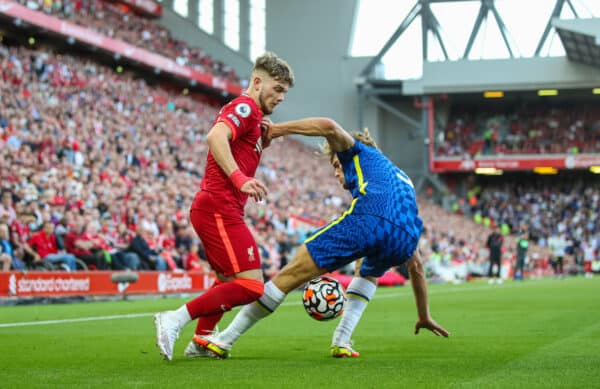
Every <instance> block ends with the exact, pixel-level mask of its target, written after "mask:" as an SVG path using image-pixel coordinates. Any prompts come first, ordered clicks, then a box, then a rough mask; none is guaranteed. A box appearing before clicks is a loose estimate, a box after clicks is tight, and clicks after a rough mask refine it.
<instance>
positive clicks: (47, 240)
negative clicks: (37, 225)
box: [28, 231, 58, 258]
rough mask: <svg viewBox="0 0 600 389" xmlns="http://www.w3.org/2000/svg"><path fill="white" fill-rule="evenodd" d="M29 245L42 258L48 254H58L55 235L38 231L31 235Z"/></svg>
mask: <svg viewBox="0 0 600 389" xmlns="http://www.w3.org/2000/svg"><path fill="white" fill-rule="evenodd" d="M28 243H29V245H30V246H31V247H32V248H33V249H34V250H35V251H36V252H37V253H38V254H39V255H40V257H42V258H45V257H46V256H47V255H48V254H56V253H58V246H57V244H56V238H55V237H54V235H50V236H48V235H46V233H45V232H44V231H38V232H36V233H35V234H33V235H31V238H29V241H28Z"/></svg>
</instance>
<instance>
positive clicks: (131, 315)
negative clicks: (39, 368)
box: [0, 284, 521, 328]
mask: <svg viewBox="0 0 600 389" xmlns="http://www.w3.org/2000/svg"><path fill="white" fill-rule="evenodd" d="M508 286H511V287H512V286H516V284H507V285H503V287H504V288H506V287H508ZM519 286H521V285H519ZM492 288H493V286H475V287H467V288H459V289H448V290H430V291H429V294H430V295H432V294H445V293H460V292H472V291H475V290H490V289H492ZM408 295H411V296H412V289H411V290H410V291H406V292H404V293H402V292H400V293H389V294H383V295H381V294H380V295H375V296H374V299H385V298H392V297H399V296H408ZM281 305H282V306H293V305H300V302H299V301H298V302H291V301H288V302H286V303H283V304H281ZM155 313H156V312H146V313H128V314H124V315H111V316H92V317H80V318H74V319H60V320H42V321H23V322H17V323H0V328H12V327H27V326H42V325H50V324H66V323H81V322H86V321H101V320H118V319H135V318H139V317H148V316H152V315H154V314H155Z"/></svg>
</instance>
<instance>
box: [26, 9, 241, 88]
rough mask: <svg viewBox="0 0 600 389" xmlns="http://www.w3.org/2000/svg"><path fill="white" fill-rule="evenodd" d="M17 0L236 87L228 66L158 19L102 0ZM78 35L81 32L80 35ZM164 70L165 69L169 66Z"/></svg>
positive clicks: (214, 81) (237, 85) (237, 80)
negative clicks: (177, 37)
mask: <svg viewBox="0 0 600 389" xmlns="http://www.w3.org/2000/svg"><path fill="white" fill-rule="evenodd" d="M17 2H18V3H21V4H22V5H24V6H26V7H27V8H28V9H30V10H35V11H36V12H43V13H45V14H48V15H52V16H53V17H56V18H60V19H64V20H66V21H68V22H69V23H73V24H74V25H76V26H78V28H79V27H81V28H84V29H86V30H89V31H93V32H94V33H97V34H100V36H104V37H108V38H112V39H116V40H118V41H122V42H126V43H128V44H130V45H133V47H131V48H130V49H129V51H132V50H134V49H135V48H136V47H137V48H143V49H145V50H148V51H149V52H150V53H155V54H160V55H162V56H164V57H166V58H168V59H170V60H172V61H174V64H176V65H177V66H179V67H185V68H188V69H191V70H193V71H196V72H199V73H200V74H209V75H213V76H214V78H215V79H214V80H212V81H209V82H208V83H209V84H211V85H212V84H215V83H216V85H213V86H215V87H217V88H224V86H223V85H222V84H223V83H224V82H225V83H230V84H231V85H234V86H235V88H234V87H233V86H232V87H231V88H230V87H227V88H226V89H227V90H228V91H229V90H230V89H232V88H233V89H236V90H237V89H238V88H239V84H240V79H239V77H238V75H237V74H236V72H235V70H234V69H233V68H232V67H231V66H228V65H226V64H224V63H222V62H221V61H217V60H214V59H213V58H211V56H210V55H208V54H207V53H206V52H205V51H204V50H203V49H202V48H201V47H194V48H193V47H190V46H188V45H187V44H186V43H185V42H182V41H180V40H177V39H175V38H173V37H172V35H171V33H170V32H169V30H168V29H166V28H164V27H162V26H161V25H159V24H158V23H156V22H154V21H152V20H150V19H146V18H143V17H141V16H138V15H136V14H134V13H132V12H125V11H123V10H122V9H120V8H118V7H117V6H116V5H115V4H113V3H110V2H104V1H101V0H91V1H74V0H65V1H62V2H56V1H55V2H48V1H43V0H17ZM41 27H44V26H43V25H42V26H41ZM63 30H64V28H63V27H61V28H60V31H63ZM63 32H64V31H63ZM81 34H83V33H81ZM84 35H85V34H84ZM76 37H77V38H80V37H79V36H76ZM81 38H84V36H83V35H82V36H81ZM84 40H85V39H84ZM125 56H127V53H125ZM133 59H134V60H137V61H140V58H137V57H136V58H133ZM154 62H156V61H154ZM163 70H168V68H167V69H163ZM201 82H205V81H201ZM211 85H209V86H211ZM233 89H232V90H233Z"/></svg>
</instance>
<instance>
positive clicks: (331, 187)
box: [0, 46, 347, 270]
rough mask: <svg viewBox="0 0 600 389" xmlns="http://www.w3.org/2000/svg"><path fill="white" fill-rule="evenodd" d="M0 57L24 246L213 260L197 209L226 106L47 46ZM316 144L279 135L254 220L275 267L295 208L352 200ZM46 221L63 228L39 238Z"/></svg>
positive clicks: (2, 126)
mask: <svg viewBox="0 0 600 389" xmlns="http://www.w3.org/2000/svg"><path fill="white" fill-rule="evenodd" d="M0 64H1V69H2V73H1V74H2V78H1V79H0V99H1V100H0V154H2V155H1V158H0V179H1V182H2V193H3V194H2V199H3V202H2V206H1V208H0V222H1V223H2V224H3V225H6V226H7V227H9V228H10V231H11V236H10V237H11V240H12V243H13V244H14V247H13V250H12V251H13V254H14V257H15V258H18V257H20V258H21V259H25V262H27V263H28V264H29V265H36V264H38V263H44V261H42V259H43V258H45V257H47V256H48V255H49V254H61V253H65V254H74V255H75V256H76V257H77V258H78V259H80V260H82V261H83V262H85V263H86V265H87V266H88V267H93V268H98V269H105V268H124V267H127V268H132V267H133V268H140V267H141V268H150V269H172V270H175V269H178V268H185V269H192V268H204V266H205V265H204V263H203V262H202V261H200V258H199V257H201V255H202V251H201V247H199V244H200V243H199V242H198V241H197V239H196V237H195V234H194V233H193V231H192V229H191V228H190V226H189V224H188V219H187V209H188V207H189V205H190V204H191V201H192V198H193V196H194V194H195V192H196V191H197V189H198V184H199V181H200V179H201V172H203V170H204V164H205V159H206V151H207V147H206V144H205V142H204V141H205V135H206V132H207V130H208V129H209V128H210V127H211V125H212V123H211V120H212V118H213V117H214V115H215V113H216V110H217V107H216V106H215V105H211V104H210V103H209V102H207V101H206V100H205V101H202V100H199V99H193V98H192V97H190V96H184V95H181V94H179V95H177V94H173V93H171V92H167V91H165V90H162V89H159V88H155V87H152V86H150V85H148V84H147V83H146V82H145V81H144V80H142V79H139V78H135V77H134V76H133V75H131V74H119V73H116V72H114V71H113V70H111V69H109V68H107V67H104V66H101V65H99V64H96V63H94V62H91V61H89V60H85V59H81V58H76V57H73V56H69V55H63V54H57V53H53V52H52V51H50V50H49V49H44V48H38V49H27V48H23V47H8V46H0ZM133 91H135V93H132V92H133ZM314 154H315V152H314V150H312V149H307V146H305V145H303V144H302V143H300V142H298V141H295V140H292V139H287V140H283V141H278V142H274V144H273V145H272V146H271V148H270V149H269V150H268V151H267V152H266V153H265V156H264V158H263V164H262V166H261V168H260V169H259V172H258V178H260V179H261V180H263V181H264V182H265V183H266V184H267V186H268V187H269V189H270V198H269V202H268V203H264V204H250V205H249V207H250V210H249V213H248V215H249V220H248V221H249V223H251V224H253V225H254V226H255V231H256V234H257V239H258V240H259V242H261V247H262V248H263V254H264V256H265V257H268V263H270V264H272V265H271V266H272V267H273V268H277V269H278V268H279V267H280V262H281V261H282V256H283V260H285V255H286V253H287V252H288V251H289V250H290V249H291V247H292V246H293V244H294V243H297V241H298V240H299V239H302V235H300V234H302V230H301V229H298V228H296V227H295V226H294V223H292V222H293V220H301V221H302V223H305V224H307V225H309V226H312V227H313V228H314V226H315V225H320V224H323V223H325V221H326V220H328V219H330V218H332V217H333V216H334V215H336V214H339V213H341V211H343V209H344V208H345V206H346V205H347V201H346V200H344V197H343V196H344V194H343V191H342V189H341V188H339V185H338V184H337V182H336V181H335V179H334V178H333V176H332V174H331V171H330V170H329V169H330V168H329V167H328V164H324V163H323V161H322V160H320V159H319V158H318V157H316V156H314ZM300 156H303V163H302V164H298V163H297V161H298V160H299V159H300ZM307 156H308V158H307ZM328 176H329V177H331V179H330V180H326V179H324V177H328ZM290 216H294V218H295V219H293V220H292V219H291V218H290ZM46 221H51V222H52V225H53V226H55V230H54V231H50V230H49V226H48V230H47V231H46V234H45V236H44V237H39V239H34V240H31V236H32V235H33V234H35V233H37V232H38V230H42V231H44V229H43V228H42V226H43V225H44V222H46ZM69 233H75V236H72V235H71V236H70V235H69ZM51 236H56V239H52V238H51ZM54 240H55V241H54ZM40 242H42V243H43V244H42V243H40ZM132 242H133V243H132ZM42 246H43V247H42ZM46 246H47V247H46ZM280 246H282V247H284V248H285V249H278V248H279V247H280ZM40 250H41V251H40ZM121 251H125V252H127V253H130V252H133V253H135V254H136V256H137V258H135V257H134V256H131V255H124V254H123V255H122V254H120V252H121ZM198 253H199V254H198ZM62 260H63V261H67V260H66V259H65V258H62ZM68 262H71V263H72V261H70V260H69V261H68ZM69 267H70V268H72V267H73V266H72V264H71V265H69Z"/></svg>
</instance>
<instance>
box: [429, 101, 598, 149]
mask: <svg viewBox="0 0 600 389" xmlns="http://www.w3.org/2000/svg"><path fill="white" fill-rule="evenodd" d="M437 141H438V142H437V148H436V154H438V155H439V156H463V155H466V156H469V157H474V156H478V155H508V154H579V153H597V152H598V151H599V150H600V108H599V107H598V104H597V103H595V104H594V103H589V102H588V103H585V102H584V103H580V102H579V103H577V102H564V103H561V104H556V103H555V104H551V103H532V104H522V105H517V106H512V107H510V106H509V107H503V106H502V105H500V104H498V105H494V106H493V108H492V107H489V106H486V107H482V106H478V105H473V104H471V105H469V106H460V105H458V106H456V107H453V112H452V114H451V117H450V119H449V121H448V124H447V125H446V128H445V130H444V132H443V133H439V134H438V137H437Z"/></svg>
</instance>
